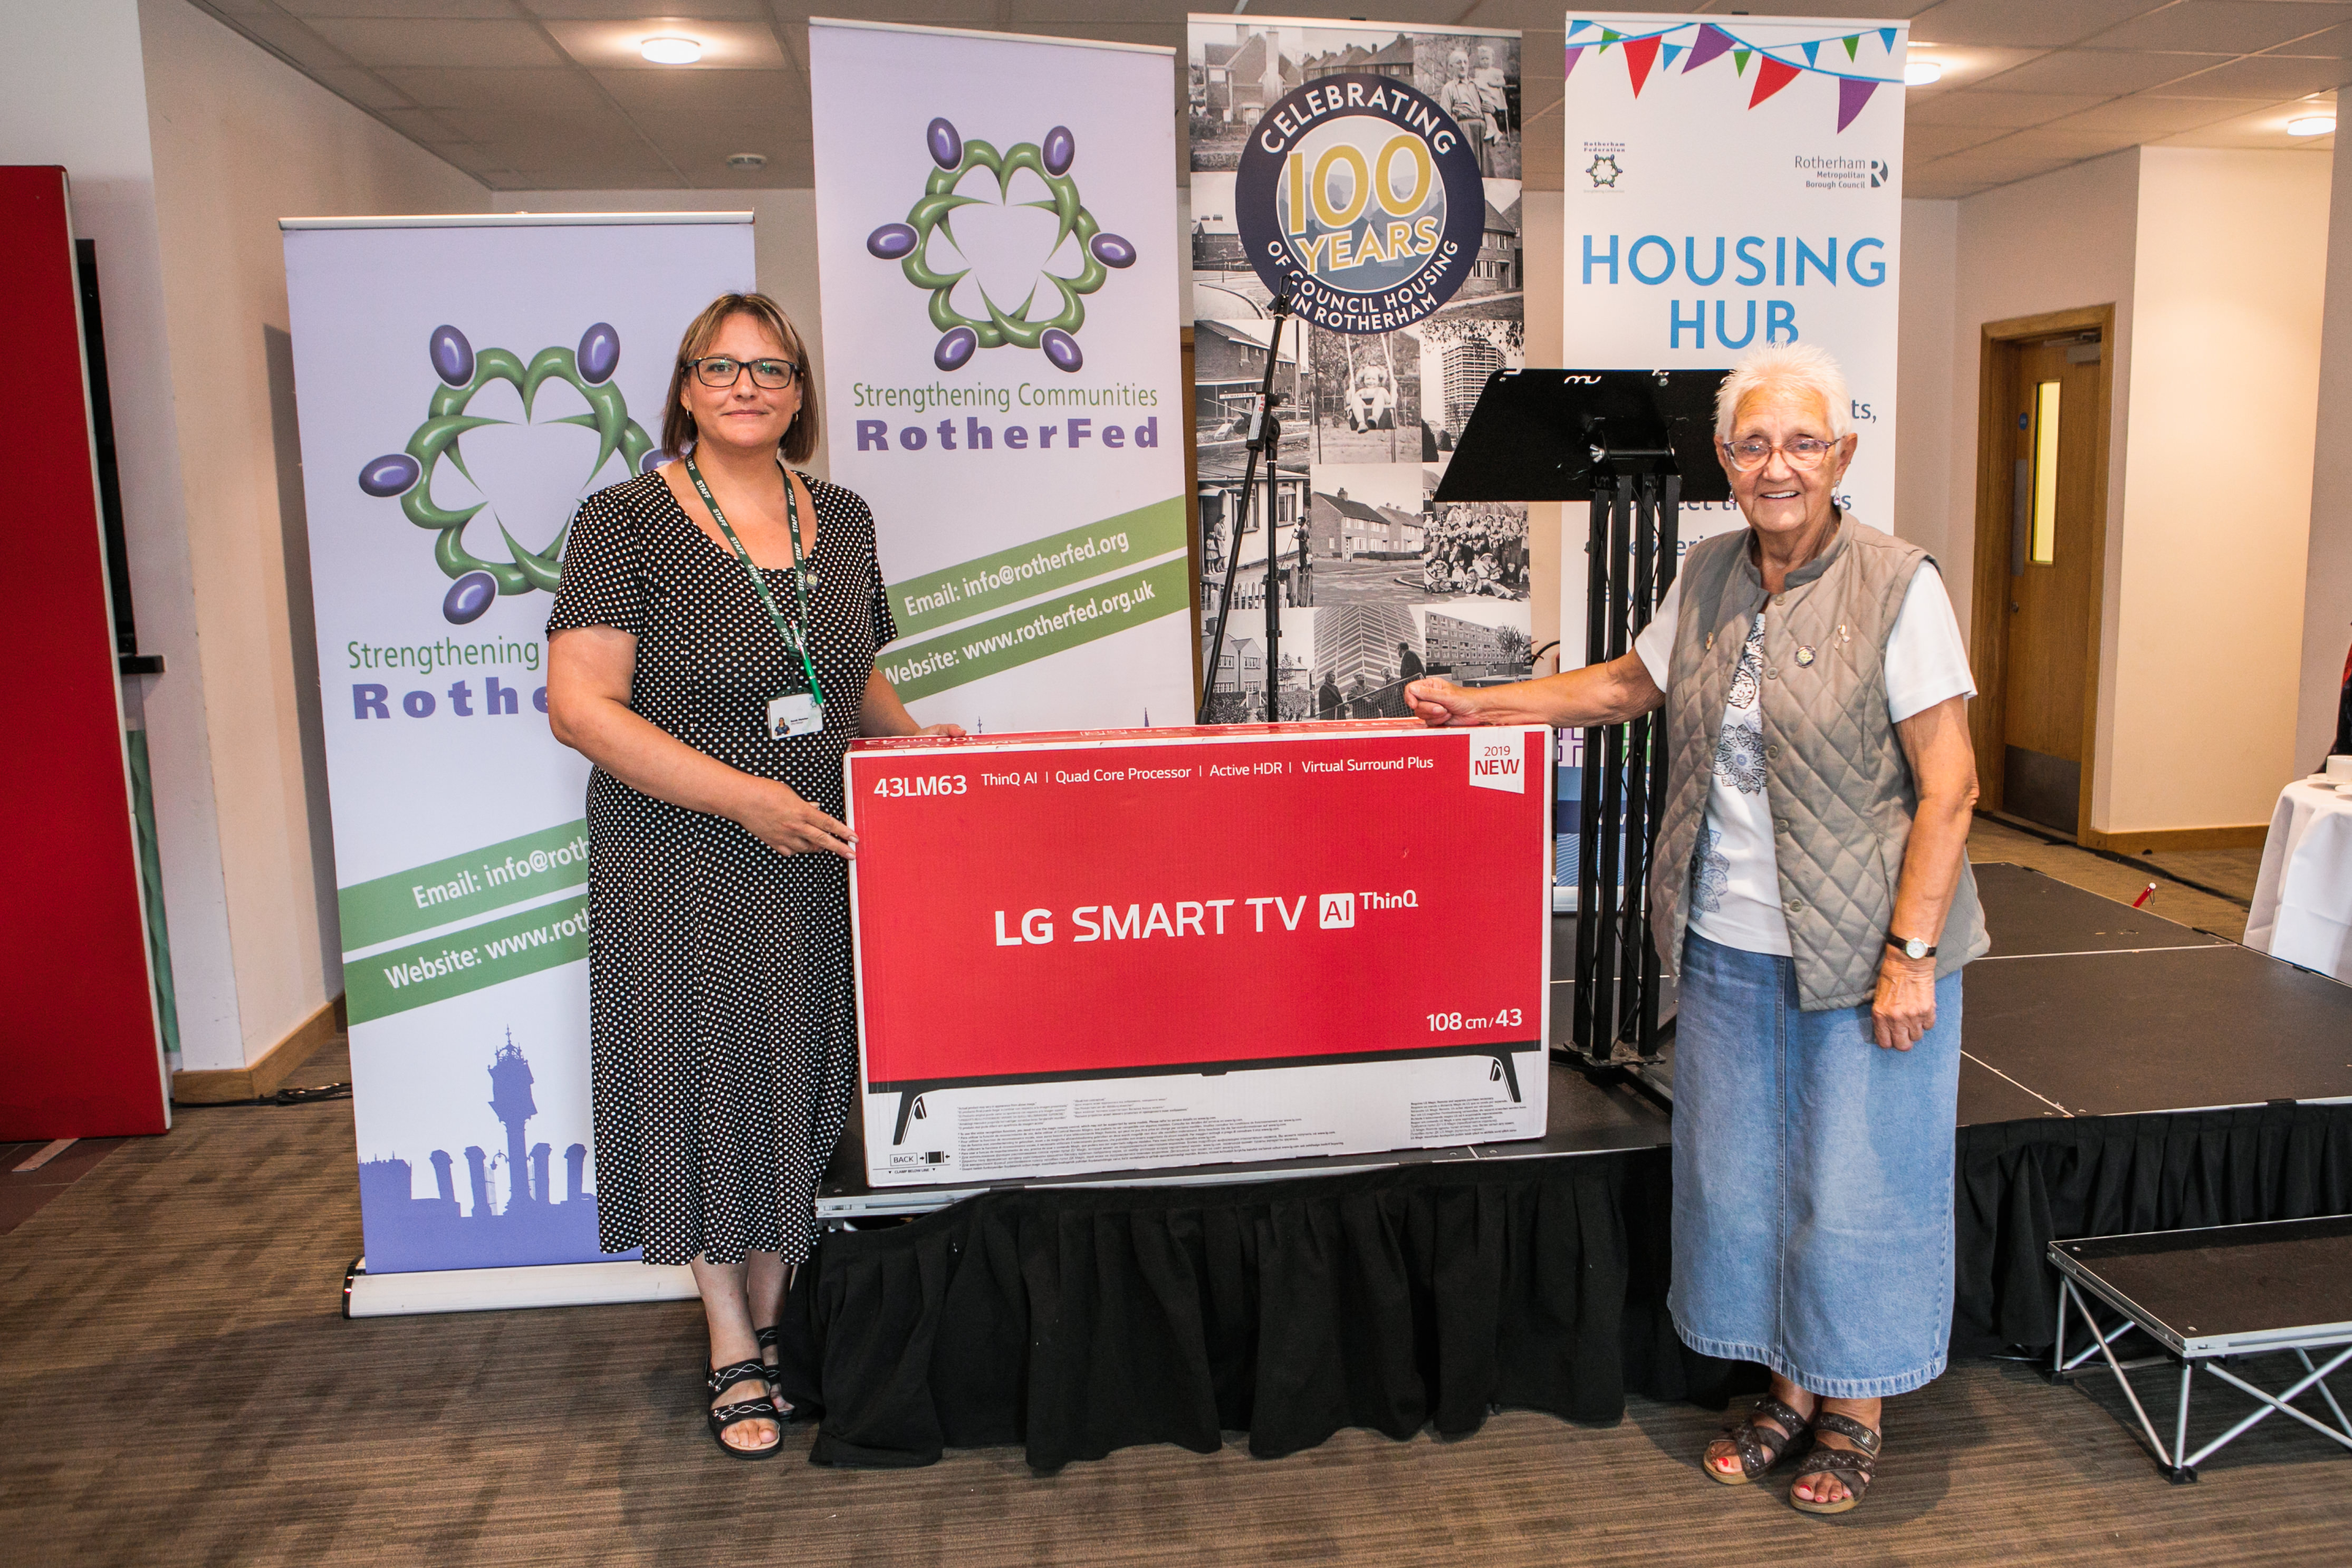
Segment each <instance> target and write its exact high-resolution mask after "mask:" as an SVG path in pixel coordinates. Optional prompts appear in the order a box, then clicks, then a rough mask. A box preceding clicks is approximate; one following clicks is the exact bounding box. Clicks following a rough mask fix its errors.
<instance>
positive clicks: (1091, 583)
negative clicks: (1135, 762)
mask: <svg viewBox="0 0 2352 1568" xmlns="http://www.w3.org/2000/svg"><path fill="white" fill-rule="evenodd" d="M1172 66H1173V62H1172V61H1171V51H1170V50H1167V49H1164V48H1146V47H1137V46H1129V45H1115V44H1097V43H1083V42H1076V41H1070V40H1062V39H1045V38H1034V37H1011V36H1005V35H1000V34H992V33H969V32H952V31H947V30H943V29H939V28H929V27H899V26H882V25H876V24H866V23H856V22H839V21H827V20H824V19H821V18H820V19H816V20H813V21H812V22H811V23H810V26H809V81H810V96H811V99H812V100H813V105H814V120H815V150H816V207H817V257H818V267H817V272H818V278H819V281H820V284H821V286H822V293H823V299H824V305H823V312H824V344H825V353H824V375H825V380H824V420H825V424H826V430H827V434H826V451H827V455H828V457H829V460H830V463H831V471H832V477H833V479H834V481H835V483H836V484H841V485H845V486H848V487H849V488H850V489H852V490H855V491H856V492H857V493H858V494H859V495H861V496H863V497H865V498H866V501H867V503H868V504H869V505H870V506H871V507H873V509H874V517H875V525H876V530H877V542H878V545H879V549H880V555H881V562H882V570H883V574H884V579H885V580H886V581H887V583H888V584H889V588H888V592H889V596H890V606H891V611H892V612H893V613H894V614H895V615H896V616H897V618H898V642H897V643H893V644H892V645H891V646H890V647H889V648H888V649H887V650H885V652H884V653H883V654H882V656H881V658H880V659H879V661H878V663H879V665H880V668H881V669H882V671H883V673H884V674H887V676H889V678H890V680H891V682H892V683H893V684H894V685H896V686H897V687H898V694H899V695H901V696H902V697H904V698H906V699H907V703H908V707H909V708H911V709H912V710H913V712H914V714H915V715H916V716H917V717H918V718H919V719H920V720H922V721H923V722H924V723H927V724H933V723H940V722H943V721H954V722H957V723H960V724H962V725H964V726H965V727H968V728H971V729H973V730H978V731H988V732H1001V731H1004V730H1013V729H1041V728H1059V727H1069V726H1072V725H1080V726H1135V725H1150V724H1169V723H1181V722H1183V721H1185V720H1188V719H1189V718H1190V717H1191V716H1192V651H1191V648H1190V646H1189V645H1188V643H1187V641H1186V639H1187V637H1188V635H1189V632H1188V630H1187V628H1188V627H1189V625H1190V623H1191V622H1190V615H1189V612H1190V610H1191V601H1190V598H1189V595H1188V593H1187V591H1186V575H1187V570H1188V568H1187V566H1186V559H1187V556H1186V551H1187V546H1186V539H1185V527H1184V509H1183V508H1184V452H1183V447H1182V445H1181V442H1182V440H1183V435H1184V432H1183V423H1182V422H1183V414H1182V402H1181V396H1180V392H1181V384H1182V362H1181V357H1180V348H1179V344H1178V342H1177V340H1176V333H1175V331H1174V330H1173V327H1172V321H1173V319H1174V318H1175V315H1176V308H1175V306H1176V298H1177V270H1176V258H1175V256H1174V255H1173V254H1172V241H1173V236H1174V235H1175V234H1176V214H1175V207H1174V201H1175V195H1174V191H1173V189H1172V187H1171V183H1170V182H1169V179H1168V176H1167V171H1168V170H1169V168H1170V167H1171V164H1172V162H1173V161H1174V158H1175V153H1176V149H1175V146H1174V144H1173V131H1172V128H1171V126H1170V124H1169V122H1168V118H1167V115H1166V112H1165V110H1164V107H1163V106H1164V105H1165V103H1166V99H1167V93H1168V87H1169V74H1170V72H1171V69H1172Z"/></svg>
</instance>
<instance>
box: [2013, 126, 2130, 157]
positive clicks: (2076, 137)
mask: <svg viewBox="0 0 2352 1568" xmlns="http://www.w3.org/2000/svg"><path fill="white" fill-rule="evenodd" d="M2138 141H2139V135H2138V133H2137V131H2097V130H2092V129H2090V128H2087V127H2083V126H2053V125H2037V126H2035V127H2033V128H2032V129H2031V130H2028V131H2011V133H2010V134H2009V135H2007V136H2004V137H2002V138H2001V139H2000V141H1995V142H1990V143H1988V144H1987V145H1985V146H1983V147H1981V148H1979V149H1978V151H1979V152H1982V153H1983V154H1984V155H1986V156H1988V157H1992V158H2063V159H2066V160H2068V161H2069V162H2073V161H2074V160H2077V159H2083V158H2097V157H2101V156H2103V155H2105V154H2106V153H2109V152H2122V151H2123V150H2124V149H2125V148H2126V147H2130V146H2134V145H2136V144H2137V142H2138Z"/></svg>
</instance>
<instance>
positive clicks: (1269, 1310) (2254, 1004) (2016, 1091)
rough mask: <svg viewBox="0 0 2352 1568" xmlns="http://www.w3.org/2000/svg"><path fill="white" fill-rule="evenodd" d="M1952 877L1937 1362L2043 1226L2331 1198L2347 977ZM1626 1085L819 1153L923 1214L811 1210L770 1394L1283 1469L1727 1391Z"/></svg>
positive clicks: (1059, 1452) (1654, 1108)
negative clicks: (1977, 895)
mask: <svg viewBox="0 0 2352 1568" xmlns="http://www.w3.org/2000/svg"><path fill="white" fill-rule="evenodd" d="M1976 869H1977V875H1978V881H1979V887H1980V888H1981V890H1982V893H1983V896H1984V904H1985V910H1986V917H1987V925H1988V926H1989V927H1990V930H1991V932H1992V935H1993V941H1994V946H1993V948H1992V951H1991V953H1990V955H1989V956H1987V957H1985V958H1984V959H1982V960H1979V962H1977V963H1975V964H1972V965H1970V966H1969V969H1968V972H1967V977H1966V980H1965V987H1966V991H1965V994H1966V998H1967V1000H1966V1010H1965V1023H1964V1028H1963V1036H1962V1038H1963V1041H1964V1056H1963V1063H1962V1070H1961V1080H1960V1103H1959V1117H1960V1123H1961V1134H1960V1140H1959V1153H1958V1171H1957V1178H1958V1194H1957V1199H1956V1220H1957V1224H1958V1253H1959V1260H1958V1281H1957V1311H1956V1322H1955V1324H1954V1330H1953V1349H1954V1351H1955V1353H1956V1354H1971V1353H1983V1352H1988V1351H1995V1350H2000V1349H2001V1348H2002V1347H2003V1346H2005V1345H2012V1344H2015V1345H2028V1346H2033V1345H2041V1344H2045V1343H2048V1340H2049V1337H2050V1333H2051V1325H2052V1323H2053V1320H2054V1312H2055V1303H2056V1284H2055V1281H2054V1278H2053V1276H2052V1274H2051V1272H2050V1270H2049V1269H2048V1267H2047V1265H2046V1263H2045V1261H2044V1259H2043V1254H2044V1252H2045V1250H2046V1249H2047V1248H2048V1246H2049V1244H2050V1242H2051V1241H2052V1240H2053V1239H2062V1238H2070V1237H2077V1236H2092V1235H2112V1234H2121V1233H2132V1232H2143V1231H2151V1230H2159V1229H2173V1228H2189V1227H2194V1226H2200V1225H2213V1224H2232V1223H2242V1222H2247V1221H2258V1220H2268V1219H2284V1218H2304V1217H2306V1216H2311V1215H2319V1214H2341V1213H2347V1212H2352V987H2347V986H2344V985H2341V984H2338V983H2337V982H2336V981H2334V980H2331V979H2328V978H2326V977H2321V976H2318V975H2315V974H2312V973H2310V972H2308V971H2305V970H2300V969H2297V968H2294V967H2292V966H2290V965H2286V964H2283V963H2280V962H2278V961H2276V960H2273V959H2272V958H2269V957H2267V956H2263V955H2261V954H2258V953H2254V952H2252V951H2250V950H2248V949H2246V948H2243V947H2241V946H2237V945H2236V944H2234V943H2231V942H2229V941H2226V940H2224V939H2222V938H2221V937H2217V936H2211V935H2210V934H2207V933H2204V932H2200V931H2194V930H2191V929H2189V928H2188V927H2186V926H2182V925H2176V924H2174V923H2172V922H2170V921H2167V920H2163V919H2160V918H2158V917H2157V916H2155V915H2150V914H2147V913H2146V912H2144V911H2136V910H2133V909H2131V908H2129V907H2128V906H2127V905H2125V904H2118V903H2116V902H2114V901H2112V900H2109V899H2105V898H2102V897H2100V896H2098V895H2097V894H2091V893H2086V892H2084V891H2082V890H2081V889H2078V888H2074V887H2072V886H2069V885H2067V884H2065V883H2060V882H2057V881H2055V880H2053V879H2052V878H2050V877H2047V876H2044V875H2042V873H2037V872H2033V871H2031V870H2028V869H2025V868H2023V867H2019V866H2013V865H2006V864H1988V865H1980V866H1979V867H1977V868H1976ZM1560 924H1561V925H1563V926H1565V925H1568V924H1569V922H1568V921H1566V920H1563V921H1562V922H1561V923H1560ZM1565 969H1566V967H1565V965H1562V966H1560V967H1559V969H1558V970H1556V972H1562V973H1564V972H1565ZM1566 990H1567V987H1566V985H1565V983H1559V987H1558V989H1557V990H1556V991H1555V1004H1554V1007H1553V1020H1554V1031H1555V1034H1559V1033H1561V1032H1563V1031H1564V1030H1565V1028H1566V1020H1567V1018H1568V1015H1569V1009H1568V1008H1567V1006H1566V1005H1565V1004H1566V1000H1567V998H1566V994H1565V993H1566ZM1644 1077H1645V1078H1646V1079H1647V1080H1648V1082H1643V1083H1639V1084H1637V1083H1635V1082H1633V1081H1632V1080H1631V1079H1630V1078H1628V1077H1626V1076H1624V1075H1609V1076H1607V1077H1605V1078H1602V1079H1594V1078H1588V1077H1586V1076H1585V1075H1584V1074H1582V1073H1580V1072H1578V1071H1572V1070H1570V1069H1569V1068H1567V1067H1564V1066H1559V1065H1555V1066H1554V1067H1553V1069H1552V1073H1551V1084H1550V1088H1551V1098H1550V1107H1551V1112H1550V1124H1549V1131H1548V1132H1547V1134H1546V1135H1545V1136H1544V1137H1543V1138H1542V1139H1540V1140H1530V1141H1527V1142H1521V1143H1513V1144H1497V1145H1480V1146H1477V1147H1474V1148H1468V1149H1448V1150H1435V1151H1412V1152H1405V1153H1398V1154H1387V1155H1370V1156H1362V1157H1358V1158H1352V1159H1318V1160H1295V1161H1283V1162H1277V1163H1269V1164H1264V1165H1257V1166H1215V1167H1211V1168H1204V1169H1200V1170H1193V1171H1187V1172H1183V1173H1181V1174H1175V1175H1171V1174H1170V1173H1166V1172H1134V1173H1108V1174H1100V1175H1092V1176H1086V1177H1082V1178H1074V1179H1066V1180H1061V1181H1051V1182H1032V1183H1028V1184H1025V1185H1023V1186H1013V1187H1006V1188H999V1189H994V1190H989V1191H985V1192H982V1193H979V1194H977V1195H976V1196H975V1195H973V1194H970V1193H957V1194H946V1193H938V1192H932V1193H924V1194H909V1193H906V1192H891V1193H887V1194H877V1193H875V1192H872V1191H871V1190H869V1189H867V1188H866V1186H865V1184H864V1183H863V1181H862V1180H860V1179H859V1173H860V1172H861V1171H862V1167H863V1151H862V1150H860V1149H858V1148H857V1147H856V1145H855V1143H854V1140H852V1139H845V1140H844V1143H843V1145H842V1148H841V1150H840V1151H839V1153H838V1154H837V1155H836V1157H835V1162H834V1166H833V1168H832V1169H831V1170H830V1171H828V1173H827V1175H826V1178H825V1180H824V1184H823V1186H821V1188H820V1192H819V1197H818V1210H819V1213H820V1215H821V1216H822V1217H824V1218H826V1219H827V1220H829V1221H832V1222H834V1223H835V1224H836V1225H838V1224H840V1223H842V1222H848V1223H850V1224H857V1223H858V1222H859V1221H861V1220H862V1219H870V1218H873V1217H875V1216H877V1215H882V1214H888V1213H893V1212H895V1213H899V1214H906V1213H910V1212H919V1211H920V1210H923V1209H933V1208H937V1209H940V1212H936V1213H929V1214H924V1215H922V1216H921V1217H920V1218H915V1219H913V1220H911V1221H909V1222H908V1223H907V1224H904V1225H897V1226H891V1227H888V1228H881V1229H870V1228H861V1229H837V1230H835V1231H834V1232H833V1233H832V1234H830V1235H828V1236H827V1238H826V1239H825V1240H824V1244H823V1246H822V1247H821V1248H820V1249H819V1252H818V1255H817V1257H816V1258H815V1259H814V1260H813V1265H812V1267H810V1268H808V1269H805V1270H803V1271H802V1275H801V1281H800V1283H799V1284H798V1285H796V1287H795V1290H794V1293H793V1302H794V1310H793V1312H792V1313H790V1314H788V1320H787V1324H788V1330H789V1332H790V1334H791V1337H792V1338H793V1340H794V1341H795V1342H797V1343H795V1345H794V1349H793V1355H792V1356H791V1357H790V1360H791V1362H792V1364H793V1375H792V1376H790V1377H788V1379H787V1382H788V1392H790V1393H791V1394H792V1395H793V1397H794V1398H795V1399H796V1400H800V1401H803V1402H805V1403H809V1404H813V1405H817V1406H823V1407H824V1412H825V1414H824V1423H823V1425H822V1427H820V1430H819V1436H818V1440H817V1443H816V1445H815V1448H814V1453H813V1455H812V1457H813V1458H815V1459H816V1460H817V1461H818V1462H822V1463H845V1464H883V1465H894V1464H899V1465H902V1464H921V1463H926V1462H929V1460H931V1459H934V1458H938V1456H939V1453H940V1448H941V1447H942V1446H943V1445H944V1446H948V1447H965V1446H973V1445H979V1444H990V1443H1010V1442H1021V1443H1025V1444H1026V1445H1027V1448H1028V1451H1029V1456H1030V1458H1031V1461H1032V1462H1033V1463H1034V1464H1036V1465H1038V1466H1040V1467H1042V1468H1045V1469H1052V1468H1055V1467H1056V1466H1058V1465H1060V1464H1062V1463H1065V1462H1066V1461H1067V1460H1069V1459H1073V1458H1090V1457H1096V1456H1098V1455H1100V1454H1103V1453H1106V1452H1108V1451H1109V1450H1110V1449H1112V1448H1118V1447H1121V1446H1124V1445H1126V1444H1130V1443H1137V1442H1155V1441H1171V1442H1179V1443H1184V1444H1187V1445H1188V1446H1191V1447H1193V1448H1201V1449H1202V1450H1204V1451H1205V1450H1206V1449H1208V1448H1213V1447H1215V1446H1216V1445H1217V1443H1218V1442H1219V1441H1220V1430H1221V1429H1246V1430H1248V1431H1249V1432H1250V1434H1251V1446H1252V1448H1253V1450H1254V1451H1255V1452H1259V1453H1262V1454H1277V1453H1286V1452H1290V1451H1293V1450H1295V1449H1297V1448H1306V1447H1310V1446H1312V1445H1313V1444H1315V1443H1318V1442H1320V1441H1322V1440H1323V1439H1324V1438H1325V1437H1328V1436H1330V1434H1331V1433H1332V1432H1335V1431H1337V1430H1339V1429H1340V1428H1342V1427H1349V1426H1362V1427H1372V1428H1374V1429H1376V1430H1380V1431H1385V1432H1389V1433H1391V1435H1393V1436H1397V1437H1404V1436H1408V1435H1410V1434H1411V1433H1412V1431H1414V1430H1417V1429H1418V1428H1419V1427H1421V1426H1423V1424H1424V1423H1430V1422H1433V1423H1435V1424H1436V1426H1437V1427H1438V1429H1439V1430H1441V1431H1444V1432H1447V1433H1457V1432H1466V1431H1468V1430H1471V1429H1473V1428H1475V1427H1476V1426H1477V1424H1478V1423H1479V1421H1481V1420H1482V1419H1483V1418H1484V1416H1485V1414H1486V1411H1487V1410H1488V1409H1489V1408H1491V1407H1496V1406H1504V1405H1513V1406H1531V1407H1535V1408H1540V1409H1547V1410H1551V1411H1555V1412H1557V1413H1559V1414H1560V1415H1563V1416H1570V1417H1571V1418H1576V1419H1586V1420H1610V1419H1613V1418H1615V1416H1616V1415H1617V1414H1618V1413H1619V1411H1621V1410H1622V1402H1623V1398H1624V1396H1625V1394H1626V1393H1627V1392H1628V1391H1629V1390H1632V1391H1639V1392H1643V1393H1647V1394H1650V1395H1653V1396H1660V1397H1670V1398H1671V1397H1683V1396H1693V1397H1702V1398H1715V1397H1721V1396H1723V1395H1724V1394H1725V1393H1726V1392H1727V1390H1728V1389H1729V1388H1730V1387H1731V1386H1733V1385H1734V1384H1735V1383H1737V1382H1738V1381H1739V1379H1740V1378H1741V1377H1742V1376H1743V1373H1742V1372H1741V1370H1740V1369H1735V1368H1733V1367H1731V1366H1730V1365H1729V1364H1725V1363H1721V1362H1715V1361H1712V1360H1710V1359H1709V1358H1706V1357H1701V1356H1696V1355H1693V1354H1690V1353H1689V1352H1687V1351H1685V1350H1684V1349H1683V1348H1682V1347H1681V1346H1680V1344H1679V1343H1677V1342H1675V1339H1674V1336H1673V1333H1672V1328H1671V1324H1670V1322H1668V1321H1667V1319H1666V1317H1665V1315H1664V1286H1665V1260H1666V1256H1667V1247H1666V1228H1667V1218H1668V1214H1669V1207H1668V1201H1667V1200H1668V1192H1667V1184H1668V1181H1669V1179H1670V1176H1669V1170H1668V1160H1667V1150H1666V1148H1665V1146H1664V1145H1665V1144H1666V1140H1667V1126H1668V1121H1667V1112H1666V1110H1665V1107H1664V1103H1663V1102H1664V1101H1665V1100H1666V1099H1668V1098H1670V1096H1671V1084H1672V1064H1671V1057H1670V1056H1669V1058H1668V1060H1667V1061H1666V1062H1665V1063H1664V1065H1663V1067H1662V1068H1661V1069H1659V1070H1654V1071H1651V1072H1648V1073H1646V1074H1644ZM960 1198H969V1199H970V1201H955V1200H956V1199H960ZM950 1204H951V1205H952V1206H951V1207H941V1206H942V1205H950Z"/></svg>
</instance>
